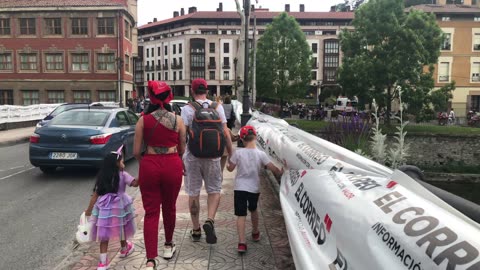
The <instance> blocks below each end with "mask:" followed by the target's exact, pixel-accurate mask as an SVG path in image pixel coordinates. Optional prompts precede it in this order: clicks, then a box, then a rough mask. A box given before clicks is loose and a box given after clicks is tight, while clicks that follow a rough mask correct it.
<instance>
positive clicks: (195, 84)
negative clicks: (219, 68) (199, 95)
mask: <svg viewBox="0 0 480 270" xmlns="http://www.w3.org/2000/svg"><path fill="white" fill-rule="evenodd" d="M200 86H203V88H204V89H208V84H207V81H205V80H204V79H202V78H197V79H194V80H193V81H192V90H193V92H197V90H198V88H200Z"/></svg>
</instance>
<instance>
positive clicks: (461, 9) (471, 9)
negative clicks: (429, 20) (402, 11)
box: [407, 4, 480, 13]
mask: <svg viewBox="0 0 480 270" xmlns="http://www.w3.org/2000/svg"><path fill="white" fill-rule="evenodd" d="M411 9H416V10H421V11H424V12H429V13H430V12H431V13H480V8H478V7H475V6H467V5H431V4H426V5H417V6H412V7H409V8H407V11H408V10H411Z"/></svg>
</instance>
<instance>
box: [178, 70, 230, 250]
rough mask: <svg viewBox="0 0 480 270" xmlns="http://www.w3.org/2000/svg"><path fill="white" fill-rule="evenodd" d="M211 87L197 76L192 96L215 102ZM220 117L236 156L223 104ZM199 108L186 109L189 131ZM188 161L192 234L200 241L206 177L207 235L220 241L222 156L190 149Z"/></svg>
mask: <svg viewBox="0 0 480 270" xmlns="http://www.w3.org/2000/svg"><path fill="white" fill-rule="evenodd" d="M207 93H208V86H207V82H206V81H205V80H204V79H195V80H193V81H192V95H193V98H194V99H195V101H196V102H198V103H199V104H201V105H202V106H206V104H211V103H212V101H211V100H209V99H207ZM216 110H217V112H218V114H219V116H220V119H221V120H222V125H223V130H224V134H225V142H226V147H227V152H228V156H229V157H230V156H231V155H232V140H231V138H230V132H229V131H228V127H227V119H226V117H225V111H224V110H223V107H222V106H217V108H216ZM194 115H195V109H194V108H193V107H192V106H191V105H187V106H184V107H183V108H182V119H183V122H184V123H185V125H186V126H187V133H188V132H189V128H190V127H191V126H192V122H193V117H194ZM183 160H184V163H185V171H186V176H185V191H186V193H187V194H188V196H189V208H190V217H191V219H192V223H193V229H192V230H191V231H190V236H191V238H192V240H193V241H194V242H197V241H200V238H201V229H200V220H199V217H200V190H201V188H202V180H203V182H205V189H206V191H207V194H208V199H207V209H208V218H207V220H206V221H205V223H204V225H203V229H204V231H205V234H206V240H207V243H209V244H215V243H216V242H217V236H216V234H215V229H214V220H215V215H216V213H217V209H218V205H219V203H220V192H221V190H222V180H223V177H222V171H221V166H220V157H219V158H212V159H209V158H197V157H195V156H194V155H193V154H192V153H191V152H190V151H189V149H188V147H187V149H186V151H185V154H184V156H183Z"/></svg>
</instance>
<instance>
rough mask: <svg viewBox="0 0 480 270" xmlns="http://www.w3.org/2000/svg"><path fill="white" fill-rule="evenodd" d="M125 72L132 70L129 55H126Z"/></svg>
mask: <svg viewBox="0 0 480 270" xmlns="http://www.w3.org/2000/svg"><path fill="white" fill-rule="evenodd" d="M152 67H153V63H152ZM125 72H128V73H131V72H130V57H129V56H128V55H125Z"/></svg>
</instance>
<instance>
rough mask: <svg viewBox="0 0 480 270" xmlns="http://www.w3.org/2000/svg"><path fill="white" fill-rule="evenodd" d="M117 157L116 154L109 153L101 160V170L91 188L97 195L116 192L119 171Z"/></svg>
mask: <svg viewBox="0 0 480 270" xmlns="http://www.w3.org/2000/svg"><path fill="white" fill-rule="evenodd" d="M117 157H118V155H117V154H114V153H110V154H108V155H107V156H106V157H105V159H104V160H103V166H102V169H101V170H100V172H99V173H98V175H97V181H96V182H95V187H94V188H93V191H95V192H96V193H97V194H98V195H105V194H107V193H117V192H118V184H119V182H120V169H119V168H118V161H119V158H117ZM120 158H121V157H120Z"/></svg>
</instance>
